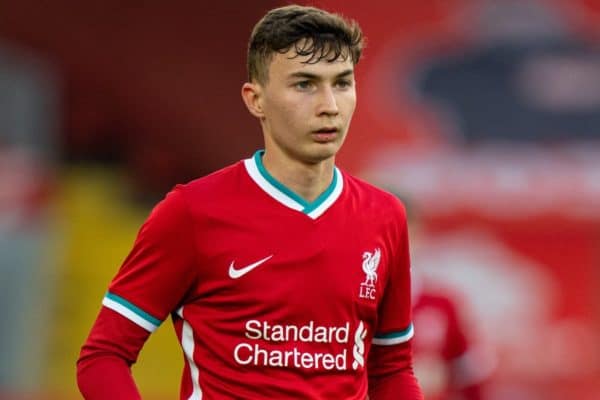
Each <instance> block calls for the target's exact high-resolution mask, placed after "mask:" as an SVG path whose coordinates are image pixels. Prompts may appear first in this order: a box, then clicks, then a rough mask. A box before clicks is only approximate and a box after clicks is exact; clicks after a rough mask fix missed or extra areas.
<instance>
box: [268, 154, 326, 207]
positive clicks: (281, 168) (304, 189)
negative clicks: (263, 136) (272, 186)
mask: <svg viewBox="0 0 600 400" xmlns="http://www.w3.org/2000/svg"><path fill="white" fill-rule="evenodd" d="M262 163H263V166H264V167H265V169H266V170H267V171H268V172H269V174H271V175H272V176H273V178H275V179H277V180H278V181H279V182H281V183H282V184H283V185H285V186H286V187H287V188H289V189H290V190H292V191H293V192H294V193H296V194H298V195H299V196H300V197H302V198H303V199H304V200H306V201H308V202H312V201H314V200H315V199H316V198H317V197H319V195H321V193H323V192H324V191H325V190H326V189H327V188H328V187H329V185H330V184H331V181H332V179H333V168H334V158H333V157H331V158H328V159H326V160H323V161H320V162H317V163H305V162H302V161H299V160H292V159H290V158H287V157H286V158H284V157H279V156H278V155H277V154H275V152H273V151H266V152H265V154H264V155H263V158H262Z"/></svg>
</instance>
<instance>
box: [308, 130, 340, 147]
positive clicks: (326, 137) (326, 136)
mask: <svg viewBox="0 0 600 400" xmlns="http://www.w3.org/2000/svg"><path fill="white" fill-rule="evenodd" d="M338 133H339V130H338V128H336V127H333V126H331V127H329V126H328V127H323V128H321V129H318V130H316V131H313V139H314V140H315V141H316V142H318V143H328V142H333V141H334V140H336V138H337V136H338Z"/></svg>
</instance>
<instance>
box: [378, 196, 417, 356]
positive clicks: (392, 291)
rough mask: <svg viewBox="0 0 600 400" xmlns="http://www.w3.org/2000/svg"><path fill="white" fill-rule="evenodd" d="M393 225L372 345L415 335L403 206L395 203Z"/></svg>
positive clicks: (397, 341) (383, 344)
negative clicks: (387, 265) (383, 291)
mask: <svg viewBox="0 0 600 400" xmlns="http://www.w3.org/2000/svg"><path fill="white" fill-rule="evenodd" d="M394 207H395V208H394V212H393V214H394V219H393V220H394V221H395V223H394V226H393V227H392V233H391V234H390V246H391V254H392V257H390V266H389V269H390V272H389V278H388V282H387V284H386V287H385V293H384V296H383V299H382V303H381V305H380V306H379V317H378V321H379V322H378V326H377V330H376V332H375V336H374V338H373V344H375V345H381V346H388V345H395V344H399V343H403V342H406V341H408V340H410V339H411V338H412V336H413V334H414V328H413V324H412V321H411V295H410V254H409V246H408V229H407V225H406V212H405V210H404V206H403V205H402V204H401V203H400V202H399V201H396V202H395V204H394Z"/></svg>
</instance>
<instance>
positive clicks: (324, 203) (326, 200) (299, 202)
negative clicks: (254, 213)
mask: <svg viewBox="0 0 600 400" xmlns="http://www.w3.org/2000/svg"><path fill="white" fill-rule="evenodd" d="M263 154H264V150H259V151H257V152H256V153H254V156H253V157H252V158H249V159H247V160H244V164H245V166H246V170H247V171H248V174H249V175H250V177H251V178H252V179H253V180H254V181H255V182H256V184H257V185H258V186H259V187H260V188H261V189H263V190H264V191H265V192H267V194H269V195H270V196H271V197H273V198H275V199H276V200H278V201H279V202H281V203H283V204H284V205H286V206H288V207H290V208H293V209H294V210H297V211H301V212H302V213H304V214H306V215H308V216H310V217H311V218H317V217H318V216H320V215H321V214H323V213H324V212H325V211H326V210H327V209H328V208H329V207H331V205H332V204H333V203H334V202H335V200H337V198H338V197H339V196H340V194H341V193H342V189H343V178H342V174H341V172H340V171H339V170H338V168H337V167H335V168H334V173H333V179H332V180H331V184H330V185H329V186H328V187H327V189H326V190H325V191H324V192H323V193H322V194H321V195H319V197H317V198H316V199H315V200H314V201H312V202H308V201H306V200H305V199H303V198H302V197H301V196H299V195H298V194H297V193H294V192H293V191H292V190H290V189H289V188H288V187H286V186H285V185H284V184H282V183H281V182H279V181H278V180H277V179H275V178H274V177H273V176H272V175H271V174H270V173H269V172H268V171H267V170H266V168H265V166H264V165H263V163H262V156H263Z"/></svg>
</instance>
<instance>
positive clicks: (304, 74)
mask: <svg viewBox="0 0 600 400" xmlns="http://www.w3.org/2000/svg"><path fill="white" fill-rule="evenodd" d="M352 74H354V70H353V69H352V68H350V69H347V70H344V71H342V72H340V73H339V74H337V75H336V76H335V78H344V77H346V76H349V75H352ZM289 77H290V78H306V79H321V78H322V77H321V76H320V75H317V74H313V73H310V72H303V71H298V72H294V73H292V74H290V76H289Z"/></svg>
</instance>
